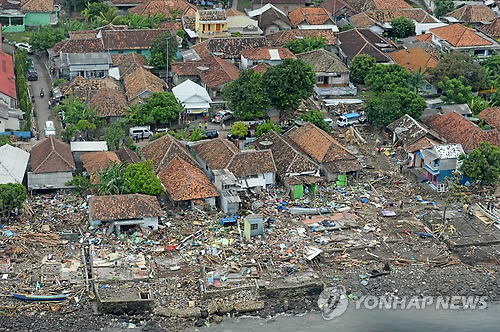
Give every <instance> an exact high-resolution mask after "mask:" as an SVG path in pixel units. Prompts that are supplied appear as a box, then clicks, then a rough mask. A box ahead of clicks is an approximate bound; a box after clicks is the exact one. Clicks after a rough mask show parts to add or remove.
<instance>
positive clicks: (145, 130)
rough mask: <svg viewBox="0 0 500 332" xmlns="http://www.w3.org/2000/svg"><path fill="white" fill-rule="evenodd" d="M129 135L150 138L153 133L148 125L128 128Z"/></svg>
mask: <svg viewBox="0 0 500 332" xmlns="http://www.w3.org/2000/svg"><path fill="white" fill-rule="evenodd" d="M128 133H129V135H130V137H132V138H133V139H135V138H136V137H137V138H140V139H142V138H147V139H150V138H151V137H152V136H153V133H152V132H151V130H150V129H149V127H132V128H130V129H129V130H128Z"/></svg>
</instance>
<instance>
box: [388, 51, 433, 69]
mask: <svg viewBox="0 0 500 332" xmlns="http://www.w3.org/2000/svg"><path fill="white" fill-rule="evenodd" d="M389 55H390V56H391V58H393V59H394V61H396V63H397V64H400V65H401V66H403V67H405V68H406V69H407V70H409V71H413V72H416V71H418V69H419V68H420V70H421V71H422V72H424V71H425V70H426V69H428V68H435V67H436V66H437V63H438V60H437V59H436V58H434V57H433V56H432V55H431V54H429V53H428V52H426V51H425V50H424V49H423V48H420V47H415V48H410V49H403V50H399V51H396V52H392V53H389Z"/></svg>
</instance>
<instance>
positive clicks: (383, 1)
mask: <svg viewBox="0 0 500 332" xmlns="http://www.w3.org/2000/svg"><path fill="white" fill-rule="evenodd" d="M373 3H374V4H375V9H401V8H411V6H410V4H408V3H407V2H406V1H404V0H373Z"/></svg>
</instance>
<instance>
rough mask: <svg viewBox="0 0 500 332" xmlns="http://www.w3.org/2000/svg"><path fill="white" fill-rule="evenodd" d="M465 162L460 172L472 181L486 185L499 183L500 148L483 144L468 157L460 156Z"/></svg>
mask: <svg viewBox="0 0 500 332" xmlns="http://www.w3.org/2000/svg"><path fill="white" fill-rule="evenodd" d="M460 160H462V161H463V163H462V166H461V167H460V171H461V172H462V173H463V174H464V175H465V176H467V177H470V178H471V180H472V181H482V182H483V183H485V184H493V183H495V182H497V180H498V175H499V174H500V148H499V147H498V146H496V145H492V144H490V143H487V142H483V143H481V144H480V145H479V147H477V148H475V149H474V150H473V151H472V152H471V153H469V154H468V155H462V156H460Z"/></svg>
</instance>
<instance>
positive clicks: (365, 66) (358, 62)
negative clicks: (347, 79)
mask: <svg viewBox="0 0 500 332" xmlns="http://www.w3.org/2000/svg"><path fill="white" fill-rule="evenodd" d="M376 64H377V62H376V61H375V58H374V57H372V56H369V55H367V54H360V55H356V56H355V57H354V58H353V59H352V62H351V68H350V70H351V79H352V81H353V82H354V83H365V77H366V75H368V73H369V72H370V70H372V69H373V67H375V65H376Z"/></svg>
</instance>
